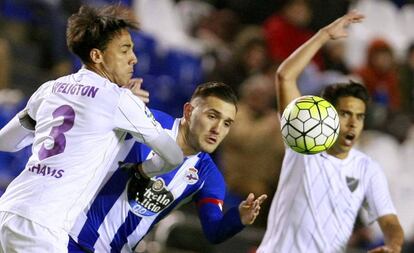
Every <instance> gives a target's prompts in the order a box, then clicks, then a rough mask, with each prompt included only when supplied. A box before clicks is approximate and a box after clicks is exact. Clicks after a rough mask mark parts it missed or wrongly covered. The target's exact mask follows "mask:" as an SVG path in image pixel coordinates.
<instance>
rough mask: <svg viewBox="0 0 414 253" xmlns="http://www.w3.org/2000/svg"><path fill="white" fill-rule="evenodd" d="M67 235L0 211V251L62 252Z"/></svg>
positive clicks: (1, 252)
mask: <svg viewBox="0 0 414 253" xmlns="http://www.w3.org/2000/svg"><path fill="white" fill-rule="evenodd" d="M68 241H69V236H68V234H67V233H66V232H65V231H64V230H63V229H57V230H53V229H49V228H47V227H44V226H42V225H39V224H37V223H35V222H33V221H31V220H28V219H26V218H23V217H21V216H19V215H17V214H13V213H8V212H0V253H23V252H24V253H43V252H47V253H62V252H63V253H64V252H68V246H67V245H68Z"/></svg>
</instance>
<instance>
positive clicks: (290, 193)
mask: <svg viewBox="0 0 414 253" xmlns="http://www.w3.org/2000/svg"><path fill="white" fill-rule="evenodd" d="M361 206H363V207H365V208H366V209H367V211H368V214H369V219H370V221H371V222H372V221H374V220H376V219H377V218H379V217H381V216H383V215H386V214H394V213H395V209H394V206H393V204H392V201H391V199H390V194H389V191H388V185H387V182H386V178H385V176H384V173H383V172H382V170H381V168H380V167H379V165H378V164H377V163H376V162H374V161H373V160H371V159H370V158H369V157H368V156H366V155H365V154H363V153H361V152H359V151H357V150H354V149H352V150H351V151H350V153H349V155H348V157H347V158H346V159H343V160H341V159H338V158H336V157H334V156H331V155H328V154H327V153H320V154H316V155H301V154H298V153H296V152H294V151H292V150H290V149H287V150H286V154H285V158H284V161H283V166H282V172H281V175H280V181H279V185H278V190H277V192H276V195H275V197H274V198H273V200H272V205H271V209H270V211H269V217H268V223H267V230H266V233H265V236H264V238H263V241H262V242H261V245H260V247H259V249H258V250H257V252H258V253H276V252H277V253H296V252H298V253H299V252H310V253H313V252H321V253H333V252H344V251H345V248H346V245H347V242H348V239H349V237H350V236H351V233H352V229H353V226H354V223H355V219H356V217H357V214H358V211H359V209H360V207H361Z"/></svg>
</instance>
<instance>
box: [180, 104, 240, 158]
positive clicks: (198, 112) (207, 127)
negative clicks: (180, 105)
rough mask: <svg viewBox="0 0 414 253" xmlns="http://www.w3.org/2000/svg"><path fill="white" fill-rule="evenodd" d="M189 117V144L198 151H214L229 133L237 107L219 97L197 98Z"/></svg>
mask: <svg viewBox="0 0 414 253" xmlns="http://www.w3.org/2000/svg"><path fill="white" fill-rule="evenodd" d="M191 104H192V105H193V109H192V111H191V116H190V119H189V133H188V135H189V136H188V140H187V141H188V144H189V145H190V146H191V148H192V149H193V150H194V151H196V152H200V151H203V152H207V153H211V152H213V151H214V150H215V149H216V148H217V146H218V145H219V144H220V143H221V142H222V141H223V139H224V137H226V136H227V134H228V133H229V130H230V127H231V125H232V123H233V121H234V118H235V117H236V107H235V106H234V105H233V104H232V103H228V102H225V101H223V100H221V99H219V98H217V97H212V96H210V97H207V98H206V99H202V98H196V99H195V101H192V102H191Z"/></svg>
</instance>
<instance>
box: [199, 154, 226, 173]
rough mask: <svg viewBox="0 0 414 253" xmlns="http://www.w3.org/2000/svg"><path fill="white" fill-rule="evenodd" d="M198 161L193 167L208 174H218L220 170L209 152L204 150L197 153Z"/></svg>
mask: <svg viewBox="0 0 414 253" xmlns="http://www.w3.org/2000/svg"><path fill="white" fill-rule="evenodd" d="M197 158H198V162H197V163H196V165H195V167H196V168H197V169H199V170H202V171H205V172H206V173H208V174H220V175H221V172H220V170H219V168H218V166H217V164H216V163H215V162H214V160H213V158H212V157H211V156H210V154H208V153H206V152H200V153H198V154H197Z"/></svg>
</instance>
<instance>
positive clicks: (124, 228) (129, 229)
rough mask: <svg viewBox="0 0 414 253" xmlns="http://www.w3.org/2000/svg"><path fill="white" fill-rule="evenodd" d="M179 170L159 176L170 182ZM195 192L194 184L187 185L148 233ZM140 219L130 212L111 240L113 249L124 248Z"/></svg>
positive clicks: (158, 217) (156, 219)
mask: <svg viewBox="0 0 414 253" xmlns="http://www.w3.org/2000/svg"><path fill="white" fill-rule="evenodd" d="M201 161H202V160H201V159H200V160H198V161H197V163H196V164H195V166H194V167H196V168H197V167H198V166H199V164H200V162H201ZM177 171H178V169H175V170H173V171H171V172H169V173H167V174H164V175H161V176H159V177H157V178H162V179H163V180H164V182H166V180H167V178H168V180H169V182H171V180H172V178H174V176H175V174H176V173H177ZM166 185H168V183H167V182H166ZM194 193H195V189H194V185H187V187H186V188H185V189H184V191H183V193H182V194H181V195H180V196H179V197H178V198H177V199H175V200H174V202H172V203H171V205H170V206H168V207H167V208H165V209H164V210H163V211H161V213H160V214H159V215H158V216H157V217H156V218H155V221H154V222H153V223H152V225H151V226H150V228H149V229H148V230H147V233H148V232H149V231H150V230H151V229H152V227H153V226H154V225H155V224H157V223H158V222H159V221H160V220H161V219H163V218H164V217H165V216H167V215H168V214H169V213H170V212H171V211H172V210H173V209H174V208H175V207H176V206H177V205H178V204H180V203H181V201H182V200H184V199H185V198H187V197H188V196H189V195H191V194H194ZM140 221H141V218H140V217H139V216H137V215H135V214H133V213H132V212H128V217H127V218H126V219H125V222H124V224H122V225H121V227H120V228H119V229H118V231H117V232H116V234H115V236H114V239H113V240H112V242H111V247H112V250H114V252H119V251H116V250H115V249H117V250H121V249H122V247H123V246H124V244H125V243H127V237H128V236H129V235H130V234H131V233H133V232H134V230H135V229H136V227H137V226H138V225H139V223H140ZM138 243H139V242H137V244H138ZM115 245H116V247H115Z"/></svg>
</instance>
